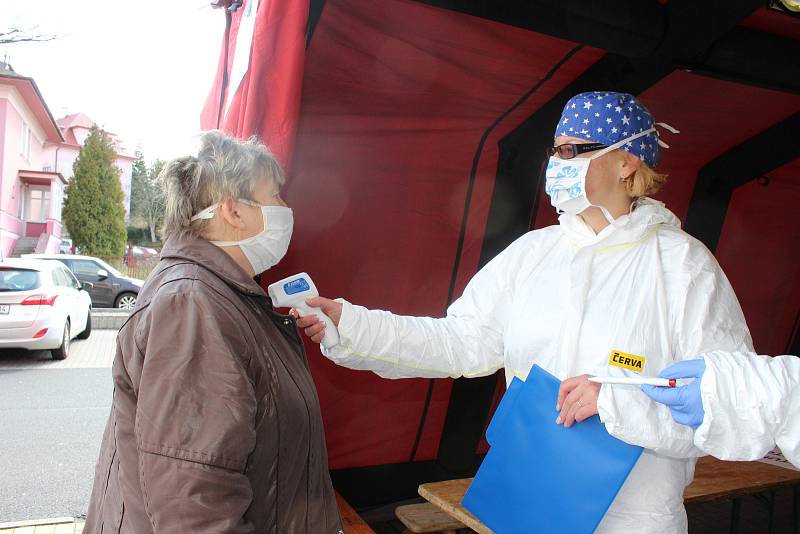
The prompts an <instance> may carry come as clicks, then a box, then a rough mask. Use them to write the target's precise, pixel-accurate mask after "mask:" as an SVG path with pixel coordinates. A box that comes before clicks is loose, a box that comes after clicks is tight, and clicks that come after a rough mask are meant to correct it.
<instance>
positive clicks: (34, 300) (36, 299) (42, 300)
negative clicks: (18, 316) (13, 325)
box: [22, 295, 58, 306]
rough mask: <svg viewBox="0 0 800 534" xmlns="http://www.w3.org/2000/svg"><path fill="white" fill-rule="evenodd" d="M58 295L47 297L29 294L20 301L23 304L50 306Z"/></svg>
mask: <svg viewBox="0 0 800 534" xmlns="http://www.w3.org/2000/svg"><path fill="white" fill-rule="evenodd" d="M56 298H58V295H53V296H52V297H48V296H47V295H31V296H30V297H28V298H26V299H25V300H23V301H22V305H23V306H52V305H54V304H55V303H56Z"/></svg>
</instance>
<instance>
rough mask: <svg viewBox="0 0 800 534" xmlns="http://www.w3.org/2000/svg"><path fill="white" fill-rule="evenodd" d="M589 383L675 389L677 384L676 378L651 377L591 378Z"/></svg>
mask: <svg viewBox="0 0 800 534" xmlns="http://www.w3.org/2000/svg"><path fill="white" fill-rule="evenodd" d="M589 382H597V383H598V384H633V385H636V386H641V385H643V384H647V385H649V386H660V387H662V388H674V387H675V384H676V382H677V380H676V379H674V378H650V377H641V378H640V377H627V376H591V377H589Z"/></svg>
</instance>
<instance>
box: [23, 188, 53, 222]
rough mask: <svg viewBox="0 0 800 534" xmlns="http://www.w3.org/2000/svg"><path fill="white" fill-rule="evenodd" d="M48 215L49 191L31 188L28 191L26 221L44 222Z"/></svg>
mask: <svg viewBox="0 0 800 534" xmlns="http://www.w3.org/2000/svg"><path fill="white" fill-rule="evenodd" d="M48 215H50V190H49V189H44V188H33V187H31V188H30V189H29V190H28V210H27V216H28V217H27V219H28V221H29V222H46V221H47V217H48Z"/></svg>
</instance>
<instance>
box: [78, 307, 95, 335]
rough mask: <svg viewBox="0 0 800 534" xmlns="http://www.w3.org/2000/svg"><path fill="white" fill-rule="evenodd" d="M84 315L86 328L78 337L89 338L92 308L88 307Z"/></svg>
mask: <svg viewBox="0 0 800 534" xmlns="http://www.w3.org/2000/svg"><path fill="white" fill-rule="evenodd" d="M87 313H88V315H87V317H86V328H85V329H84V330H83V332H81V333H80V334H79V335H78V339H89V336H91V335H92V310H91V309H89V311H88V312H87Z"/></svg>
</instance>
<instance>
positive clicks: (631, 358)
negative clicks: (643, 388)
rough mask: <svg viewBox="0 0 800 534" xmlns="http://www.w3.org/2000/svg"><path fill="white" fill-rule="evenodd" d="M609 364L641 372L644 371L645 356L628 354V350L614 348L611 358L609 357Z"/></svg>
mask: <svg viewBox="0 0 800 534" xmlns="http://www.w3.org/2000/svg"><path fill="white" fill-rule="evenodd" d="M608 364H609V365H614V366H616V367H622V368H623V369H630V370H631V371H635V372H637V373H641V372H642V371H644V356H637V355H635V354H628V353H627V352H621V351H618V350H612V351H611V358H609V359H608Z"/></svg>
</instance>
